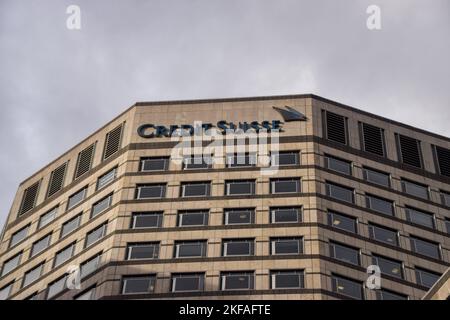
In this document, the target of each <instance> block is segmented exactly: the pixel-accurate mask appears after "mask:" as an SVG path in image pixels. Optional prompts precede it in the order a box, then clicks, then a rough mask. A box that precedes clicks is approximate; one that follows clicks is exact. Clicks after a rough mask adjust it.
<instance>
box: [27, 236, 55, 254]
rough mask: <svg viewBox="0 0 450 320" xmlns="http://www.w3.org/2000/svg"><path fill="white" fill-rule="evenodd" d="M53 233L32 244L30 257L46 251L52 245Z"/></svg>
mask: <svg viewBox="0 0 450 320" xmlns="http://www.w3.org/2000/svg"><path fill="white" fill-rule="evenodd" d="M50 238H51V234H48V235H46V236H45V237H43V238H41V239H39V240H38V241H36V242H35V243H33V245H32V246H31V255H30V257H34V256H35V255H37V254H38V253H40V252H42V251H44V250H45V249H46V248H47V247H48V246H49V245H50Z"/></svg>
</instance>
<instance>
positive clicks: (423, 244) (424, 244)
mask: <svg viewBox="0 0 450 320" xmlns="http://www.w3.org/2000/svg"><path fill="white" fill-rule="evenodd" d="M410 240H411V248H412V250H413V251H414V252H416V253H419V254H423V255H425V256H428V257H431V258H435V259H440V257H441V254H440V248H439V244H437V243H434V242H430V241H427V240H423V239H420V238H416V237H411V238H410Z"/></svg>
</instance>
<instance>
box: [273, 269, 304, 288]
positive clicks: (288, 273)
mask: <svg viewBox="0 0 450 320" xmlns="http://www.w3.org/2000/svg"><path fill="white" fill-rule="evenodd" d="M270 276H271V283H272V289H296V288H304V287H305V284H304V271H303V270H281V271H271V272H270Z"/></svg>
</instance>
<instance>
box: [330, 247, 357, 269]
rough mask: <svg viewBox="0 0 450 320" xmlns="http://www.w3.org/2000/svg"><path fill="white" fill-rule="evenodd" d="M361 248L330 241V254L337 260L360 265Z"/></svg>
mask: <svg viewBox="0 0 450 320" xmlns="http://www.w3.org/2000/svg"><path fill="white" fill-rule="evenodd" d="M359 254H360V251H359V249H356V248H353V247H349V246H346V245H343V244H340V243H337V242H334V241H332V242H330V256H331V257H332V258H334V259H336V260H339V261H343V262H346V263H350V264H354V265H356V266H359Z"/></svg>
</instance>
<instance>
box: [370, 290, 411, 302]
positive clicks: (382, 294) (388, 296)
mask: <svg viewBox="0 0 450 320" xmlns="http://www.w3.org/2000/svg"><path fill="white" fill-rule="evenodd" d="M375 293H376V294H377V300H408V296H405V295H403V294H400V293H396V292H392V291H389V290H386V289H380V290H376V291H375Z"/></svg>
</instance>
